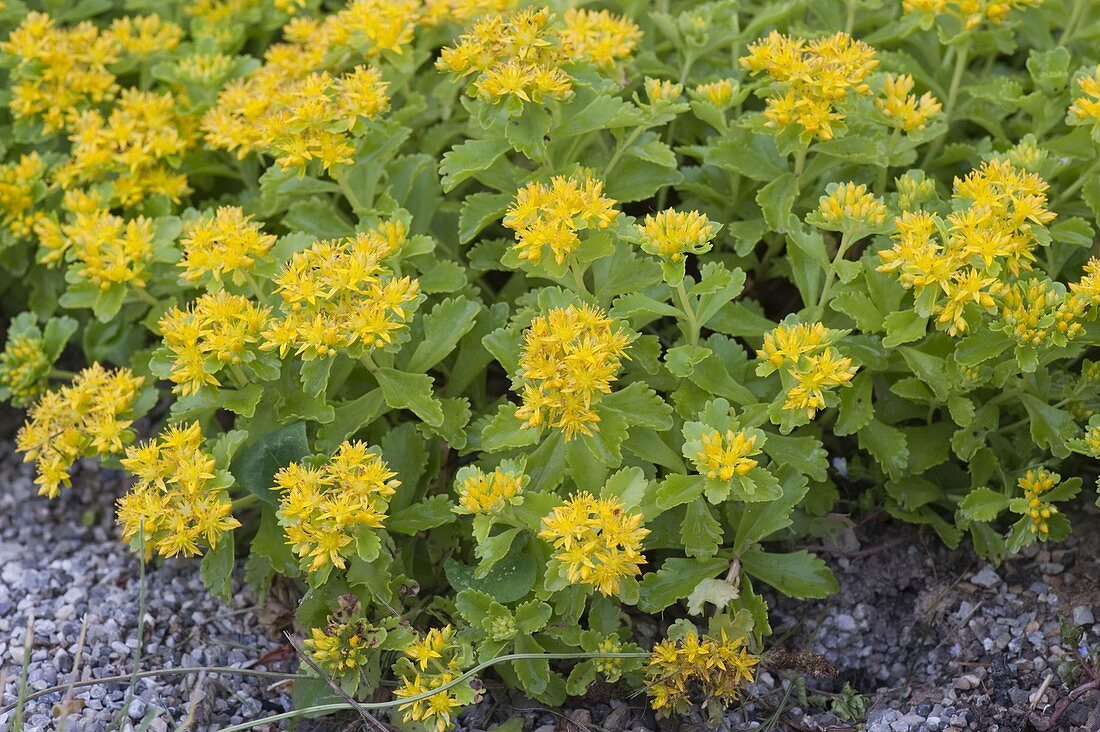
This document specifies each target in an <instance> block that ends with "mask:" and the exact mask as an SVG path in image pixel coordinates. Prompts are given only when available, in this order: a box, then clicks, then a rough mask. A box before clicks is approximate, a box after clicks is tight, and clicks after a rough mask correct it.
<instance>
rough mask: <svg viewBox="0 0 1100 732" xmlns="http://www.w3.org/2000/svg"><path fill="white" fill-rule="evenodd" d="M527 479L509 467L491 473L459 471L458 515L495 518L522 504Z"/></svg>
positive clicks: (457, 482)
mask: <svg viewBox="0 0 1100 732" xmlns="http://www.w3.org/2000/svg"><path fill="white" fill-rule="evenodd" d="M527 480H528V479H527V476H526V475H524V474H523V472H522V471H520V470H518V469H514V468H513V467H512V466H510V465H502V466H501V467H498V468H496V469H495V470H493V472H491V473H486V472H484V471H483V470H482V469H481V468H479V467H477V466H473V465H471V466H467V467H464V468H462V469H461V470H459V472H458V475H457V476H456V479H455V492H456V493H457V494H458V506H456V507H455V509H454V511H455V513H464V514H474V515H490V516H491V515H493V514H496V513H499V512H500V511H501V510H502V509H503V508H505V507H506V506H509V505H518V504H520V503H522V502H523V487H524V486H525V485H526V484H527Z"/></svg>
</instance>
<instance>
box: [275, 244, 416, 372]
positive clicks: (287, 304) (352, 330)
mask: <svg viewBox="0 0 1100 732" xmlns="http://www.w3.org/2000/svg"><path fill="white" fill-rule="evenodd" d="M406 237H407V230H406V229H405V227H404V226H403V225H401V224H396V223H395V225H388V226H382V227H379V228H378V229H374V230H371V231H369V232H366V233H360V234H356V235H355V236H353V237H349V238H347V239H340V240H336V241H318V242H315V243H314V244H313V245H312V246H311V247H310V248H309V249H306V250H304V251H301V252H298V253H296V254H295V255H294V256H293V257H291V259H290V261H289V262H288V263H287V265H286V267H285V268H284V269H283V271H282V272H281V273H280V274H279V275H277V276H276V277H275V278H274V282H275V284H276V285H277V287H278V289H277V292H278V293H279V296H280V298H281V299H282V302H283V305H282V310H283V318H282V319H281V320H274V321H272V323H271V325H270V326H269V327H268V329H267V330H266V331H265V332H264V345H263V346H262V348H264V349H265V350H278V352H279V356H280V357H283V356H286V354H287V352H289V351H291V350H294V351H295V353H296V354H297V355H299V356H302V357H303V358H304V359H305V360H307V361H308V360H313V359H316V358H328V357H330V356H335V355H336V354H337V353H338V352H348V353H350V354H351V355H352V356H353V357H358V356H360V355H362V354H364V353H369V352H370V351H371V350H373V349H376V348H385V347H386V346H387V345H389V344H391V343H394V342H396V339H397V338H398V337H399V335H400V334H401V332H402V331H404V330H405V329H407V328H408V322H409V319H410V318H412V314H413V311H414V310H415V309H416V306H417V305H418V304H419V303H420V300H421V299H422V295H421V294H420V285H419V283H418V282H417V280H414V279H412V278H411V277H402V278H397V277H394V276H393V273H392V272H391V271H390V269H389V267H387V266H385V265H384V264H383V261H384V260H385V259H386V258H388V257H390V256H393V255H394V254H395V253H396V252H397V251H399V250H400V248H401V247H402V246H403V245H404V243H405V241H406Z"/></svg>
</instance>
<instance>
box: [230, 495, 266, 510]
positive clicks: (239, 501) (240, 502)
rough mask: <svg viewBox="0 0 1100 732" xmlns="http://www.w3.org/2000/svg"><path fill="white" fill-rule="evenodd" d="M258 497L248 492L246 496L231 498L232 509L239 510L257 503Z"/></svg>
mask: <svg viewBox="0 0 1100 732" xmlns="http://www.w3.org/2000/svg"><path fill="white" fill-rule="evenodd" d="M259 500H260V497H259V496H257V495H256V494H255V493H249V494H248V495H247V496H241V497H240V498H235V499H233V510H234V511H240V510H243V509H246V508H248V507H249V506H252V505H254V504H256V503H258V502H259Z"/></svg>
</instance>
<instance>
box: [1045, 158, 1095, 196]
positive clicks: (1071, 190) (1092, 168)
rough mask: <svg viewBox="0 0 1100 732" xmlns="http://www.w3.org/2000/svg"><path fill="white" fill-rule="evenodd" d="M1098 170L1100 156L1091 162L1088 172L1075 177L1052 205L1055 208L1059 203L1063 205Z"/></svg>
mask: <svg viewBox="0 0 1100 732" xmlns="http://www.w3.org/2000/svg"><path fill="white" fill-rule="evenodd" d="M1098 169H1100V155H1098V156H1096V159H1095V160H1093V161H1092V165H1090V166H1089V168H1088V170H1086V171H1085V172H1084V173H1082V174H1081V175H1079V176H1077V180H1075V181H1073V183H1071V184H1070V185H1069V187H1068V188H1066V189H1065V190H1064V191H1062V192H1061V193H1059V194H1058V197H1057V198H1055V199H1054V205H1056V206H1057V205H1058V204H1060V203H1065V202H1066V199H1067V198H1069V197H1070V196H1072V195H1073V194H1074V193H1076V192H1077V191H1079V190H1080V189H1081V186H1083V185H1085V183H1086V182H1088V178H1089V176H1090V175H1092V174H1093V173H1095V172H1096V171H1097V170H1098Z"/></svg>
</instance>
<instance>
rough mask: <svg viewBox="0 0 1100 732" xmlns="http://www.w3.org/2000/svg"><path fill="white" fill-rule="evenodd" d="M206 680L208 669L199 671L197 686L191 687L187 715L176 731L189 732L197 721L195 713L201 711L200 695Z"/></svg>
mask: <svg viewBox="0 0 1100 732" xmlns="http://www.w3.org/2000/svg"><path fill="white" fill-rule="evenodd" d="M205 681H206V671H200V672H199V678H198V679H197V680H196V681H195V686H194V687H192V689H191V695H190V696H189V697H188V698H187V716H186V717H184V718H183V721H182V722H180V726H179V727H176V732H187V730H189V729H191V725H193V724H194V723H195V715H196V714H197V713H198V711H199V702H201V701H202V697H201V696H200V695H201V693H202V685H203V683H204V682H205Z"/></svg>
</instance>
